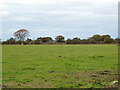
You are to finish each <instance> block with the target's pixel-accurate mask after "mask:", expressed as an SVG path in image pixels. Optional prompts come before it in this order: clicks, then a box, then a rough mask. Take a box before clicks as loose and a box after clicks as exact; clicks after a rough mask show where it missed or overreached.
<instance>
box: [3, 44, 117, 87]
mask: <svg viewBox="0 0 120 90" xmlns="http://www.w3.org/2000/svg"><path fill="white" fill-rule="evenodd" d="M2 48H3V51H2V54H3V55H2V58H3V59H2V70H3V80H2V81H3V86H4V87H11V88H13V87H14V88H15V87H17V88H25V87H26V88H29V87H32V88H35V87H36V88H92V87H93V88H104V87H114V86H111V85H110V83H111V82H113V81H116V80H118V71H117V70H118V47H117V46H115V45H38V46H37V45H31V46H27V45H25V46H20V45H4V46H2Z"/></svg>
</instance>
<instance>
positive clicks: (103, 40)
mask: <svg viewBox="0 0 120 90" xmlns="http://www.w3.org/2000/svg"><path fill="white" fill-rule="evenodd" d="M29 36H30V35H29V32H28V31H27V30H26V29H20V30H18V31H16V32H15V33H14V38H10V39H8V40H6V41H2V44H5V45H9V44H12V45H14V44H23V45H32V44H33V45H34V44H37V45H39V44H119V43H120V38H116V39H113V38H111V36H110V35H98V34H97V35H93V36H92V37H90V38H88V39H80V38H79V37H75V38H73V39H70V38H68V39H67V40H65V37H64V36H62V35H58V36H56V38H55V40H53V39H52V37H38V38H37V39H35V40H32V39H30V38H29Z"/></svg>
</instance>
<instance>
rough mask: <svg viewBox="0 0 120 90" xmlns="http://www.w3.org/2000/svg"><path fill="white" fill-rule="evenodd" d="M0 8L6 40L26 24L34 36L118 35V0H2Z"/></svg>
mask: <svg viewBox="0 0 120 90" xmlns="http://www.w3.org/2000/svg"><path fill="white" fill-rule="evenodd" d="M0 8H2V9H0V16H1V15H2V38H3V40H6V39H8V38H10V37H13V33H14V32H15V31H17V30H19V29H23V28H24V29H27V30H28V31H29V32H30V38H32V39H35V38H37V37H43V36H50V37H52V38H53V39H54V38H55V37H56V36H57V35H63V36H65V38H66V39H67V38H73V37H80V38H88V37H90V36H92V35H94V34H100V35H103V34H109V35H111V36H112V37H113V38H116V37H117V36H118V28H117V27H118V23H117V22H118V20H117V19H118V15H117V13H118V0H2V2H1V3H0ZM0 33H1V32H0Z"/></svg>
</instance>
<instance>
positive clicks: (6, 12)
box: [0, 11, 9, 15]
mask: <svg viewBox="0 0 120 90" xmlns="http://www.w3.org/2000/svg"><path fill="white" fill-rule="evenodd" d="M8 14H9V12H8V11H1V12H0V15H8Z"/></svg>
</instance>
